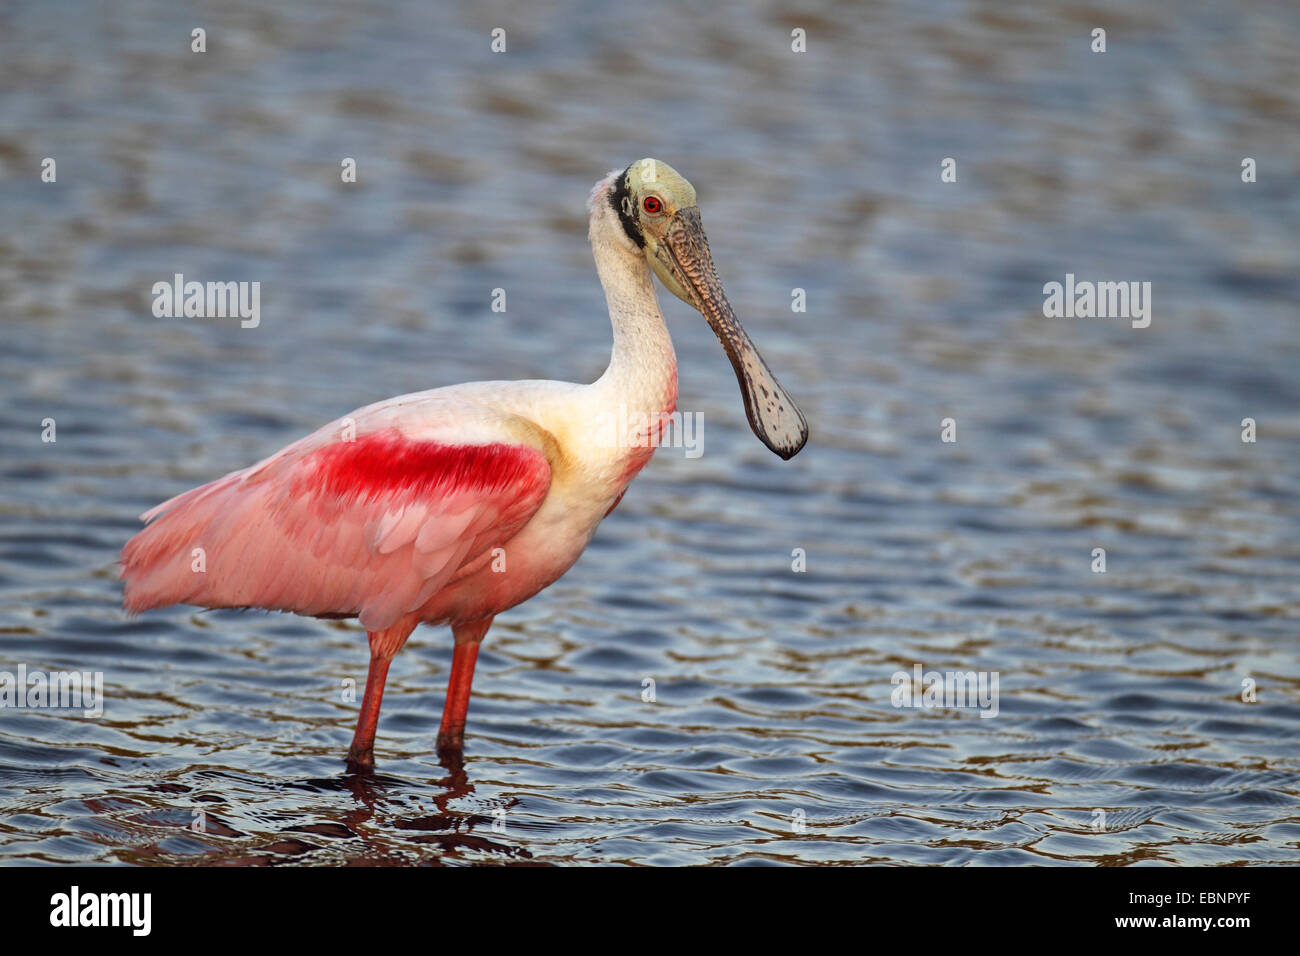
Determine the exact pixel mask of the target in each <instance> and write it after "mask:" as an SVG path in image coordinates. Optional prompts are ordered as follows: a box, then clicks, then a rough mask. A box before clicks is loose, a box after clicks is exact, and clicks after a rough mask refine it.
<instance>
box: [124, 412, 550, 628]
mask: <svg viewBox="0 0 1300 956" xmlns="http://www.w3.org/2000/svg"><path fill="white" fill-rule="evenodd" d="M376 417H377V418H378V417H380V416H376ZM376 424H382V425H383V426H384V427H382V428H379V429H378V430H375V431H372V432H370V433H369V434H365V435H363V436H361V437H358V438H356V440H354V441H343V440H340V439H337V438H335V437H333V436H337V435H338V431H337V429H335V430H333V431H332V433H331V430H330V429H328V428H327V429H322V430H321V432H318V433H316V434H315V435H312V436H309V437H308V438H306V439H303V440H302V441H300V442H297V443H296V444H294V445H290V446H289V447H288V448H285V449H284V450H283V451H281V452H280V453H279V454H277V455H274V456H272V457H271V458H269V459H267V460H266V461H264V462H262V463H260V464H258V465H254V466H253V467H251V468H247V469H244V470H243V471H237V472H234V473H232V474H230V475H227V476H226V477H224V478H220V479H218V480H217V481H214V482H211V483H209V484H206V485H203V486H201V487H199V488H195V489H193V490H191V491H188V492H185V493H184V494H182V495H179V496H178V497H176V498H173V499H172V500H171V501H168V502H165V503H163V504H161V505H159V506H158V507H157V508H154V509H153V510H152V511H149V512H147V513H145V514H144V515H143V516H142V517H143V519H144V520H146V521H150V522H151V523H150V524H149V526H148V527H146V528H145V529H144V530H143V531H141V532H140V533H139V534H137V535H136V536H135V537H134V538H132V539H131V540H130V541H129V542H127V545H126V547H125V548H123V549H122V577H123V579H124V580H125V584H126V587H125V591H126V595H125V600H124V606H125V607H126V609H127V610H128V611H129V612H132V613H135V612H139V611H143V610H147V609H148V608H152V607H163V606H166V605H169V604H197V605H202V606H205V607H261V608H269V609H273V610H286V611H295V612H297V613H299V614H308V615H318V616H335V615H339V616H352V615H358V616H359V617H360V619H361V623H362V625H363V626H364V627H365V628H366V629H367V630H370V631H378V630H383V629H384V628H387V627H389V626H391V625H392V624H394V623H396V622H397V620H398V619H399V618H401V617H403V616H404V615H406V614H409V613H410V612H412V611H414V610H416V609H418V608H419V607H421V606H422V605H423V604H425V603H426V602H427V601H428V600H429V598H430V597H432V596H433V595H434V594H436V593H437V592H438V591H439V590H441V589H442V587H444V586H445V585H446V584H447V582H448V581H450V580H451V579H452V578H453V577H454V576H455V574H456V572H457V571H458V570H460V569H461V568H463V567H465V566H466V565H467V564H469V563H470V562H472V561H473V560H474V559H475V558H477V557H479V556H481V555H483V554H484V553H485V552H487V551H488V550H489V549H491V548H495V547H500V546H502V545H504V544H505V543H506V542H507V541H509V540H510V538H512V537H513V536H514V535H515V534H516V533H517V532H518V531H519V530H520V529H521V528H522V527H523V526H524V525H525V524H527V523H528V521H529V519H530V518H531V517H532V516H533V514H534V513H535V512H536V511H537V509H538V508H539V507H540V506H541V503H542V501H543V500H544V499H545V498H546V495H547V492H548V490H549V488H550V482H551V467H550V464H549V463H548V461H547V459H546V456H545V454H544V453H543V452H542V451H541V450H540V448H538V447H533V446H531V445H527V444H520V443H519V440H518V439H517V438H510V439H507V440H503V441H495V442H486V443H481V444H469V443H466V444H460V443H457V442H456V441H455V439H454V438H453V437H450V435H454V434H455V432H456V429H454V428H453V429H447V430H443V431H445V432H449V433H450V435H449V434H442V435H438V436H437V437H435V438H433V439H422V438H415V437H412V436H411V435H410V434H409V433H408V431H409V430H408V429H405V428H403V427H401V426H400V424H398V423H395V422H394V420H393V416H392V415H391V414H390V415H387V416H383V417H382V419H381V420H380V421H378V422H376ZM425 431H427V429H426V430H425ZM477 431H478V432H479V435H478V437H479V438H480V440H481V438H482V429H478V430H477ZM196 548H202V549H203V551H202V560H203V563H204V565H205V567H204V570H202V571H199V570H196V567H197V566H198V565H197V561H198V553H197V552H196V551H195V549H196Z"/></svg>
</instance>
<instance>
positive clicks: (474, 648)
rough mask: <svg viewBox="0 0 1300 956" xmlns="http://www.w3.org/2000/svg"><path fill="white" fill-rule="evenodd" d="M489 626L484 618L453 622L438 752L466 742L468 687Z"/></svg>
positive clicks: (487, 620)
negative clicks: (452, 642)
mask: <svg viewBox="0 0 1300 956" xmlns="http://www.w3.org/2000/svg"><path fill="white" fill-rule="evenodd" d="M491 626H492V618H490V617H485V618H483V619H482V620H480V621H473V622H471V623H469V624H454V625H452V628H451V632H452V635H453V636H454V637H455V638H456V649H455V650H454V651H453V652H452V655H451V677H450V678H448V680H447V702H446V703H445V704H443V707H442V726H441V727H439V728H438V752H439V753H444V752H446V751H453V752H454V751H459V750H460V749H461V748H462V747H463V746H464V743H465V715H466V714H467V713H468V712H469V695H470V688H471V687H472V686H473V684H474V664H475V663H476V662H477V661H478V646H479V644H480V643H482V641H483V636H484V635H485V634H487V631H488V628H489V627H491Z"/></svg>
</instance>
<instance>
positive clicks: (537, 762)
mask: <svg viewBox="0 0 1300 956" xmlns="http://www.w3.org/2000/svg"><path fill="white" fill-rule="evenodd" d="M195 27H203V28H204V29H205V30H206V31H207V52H206V53H201V54H200V53H194V52H191V50H190V42H191V39H190V37H191V30H192V29H194V28H195ZM1095 27H1103V28H1105V29H1106V30H1107V50H1106V52H1105V53H1094V52H1092V51H1091V49H1090V44H1091V42H1092V41H1091V32H1092V30H1093V29H1094V28H1095ZM496 28H501V29H503V30H504V31H505V39H506V51H505V52H504V53H494V52H492V50H491V42H492V38H491V33H492V31H493V30H494V29H496ZM795 30H804V31H806V44H807V48H806V52H802V53H796V52H793V51H792V49H791V43H792V31H795ZM1298 49H1300V8H1297V7H1296V6H1295V5H1294V4H1291V3H1286V2H1264V0H1250V2H1242V3H1234V4H1227V3H1225V4H1212V3H1207V4H1181V3H1180V4H1173V3H1157V2H1141V3H1129V2H1119V0H1114V2H1097V0H1081V2H1078V3H1070V4H1057V3H1041V2H1030V0H1018V2H999V3H993V2H988V3H983V2H965V3H963V2H922V3H906V4H905V3H882V4H849V3H811V4H801V5H799V7H798V11H797V12H796V11H795V10H794V9H793V8H789V9H787V7H786V6H785V5H783V4H776V3H765V4H749V3H740V2H735V3H711V4H687V3H681V4H657V3H637V4H630V5H623V4H618V5H608V6H606V5H600V4H589V3H578V2H565V0H561V2H557V3H551V4H544V5H540V6H539V5H536V4H517V5H514V4H505V3H486V4H475V5H460V4H457V5H452V4H442V3H426V2H423V0H394V2H389V3H361V2H341V0H326V2H294V3H275V4H263V3H257V2H244V0H239V2H221V3H215V2H214V3H199V4H193V5H191V4H186V3H172V2H164V0H142V2H115V3H102V4H101V3H85V4H81V3H61V2H51V0H46V2H15V3H10V4H7V5H5V7H4V8H3V9H2V10H0V221H3V230H2V231H0V316H3V321H4V325H3V329H4V342H3V347H2V348H0V448H2V449H3V451H2V452H0V454H2V456H3V458H2V460H0V481H2V485H0V671H7V672H11V673H14V672H16V671H17V669H18V668H19V666H20V665H22V666H25V667H26V668H28V669H29V670H40V671H62V670H75V671H89V672H99V673H102V675H103V681H104V694H105V698H106V699H105V702H104V711H103V715H102V716H100V717H98V718H87V717H85V716H83V715H81V714H80V713H79V712H70V711H67V710H48V709H45V710H42V709H27V708H22V709H20V708H14V707H7V708H0V862H4V863H11V864H12V863H50V864H54V863H118V864H121V863H128V864H231V863H277V862H298V863H312V864H324V863H354V864H355V863H483V862H505V863H510V862H525V861H531V862H536V863H548V864H554V863H573V862H578V863H628V864H746V863H748V864H754V863H802V864H815V863H837V864H846V863H847V864H853V863H900V864H937V863H943V864H989V865H1006V864H1061V863H1064V864H1084V865H1091V864H1108V865H1122V864H1142V863H1146V864H1150V863H1156V864H1159V863H1177V864H1265V863H1278V862H1289V863H1296V862H1300V812H1298V811H1297V800H1298V797H1300V760H1298V759H1297V756H1298V749H1297V742H1296V741H1297V732H1298V731H1300V655H1298V654H1297V629H1298V627H1300V582H1298V579H1297V574H1298V572H1300V507H1298V506H1297V495H1298V494H1300V454H1298V452H1300V416H1298V415H1297V409H1298V408H1300V374H1298V372H1297V370H1298V369H1300V327H1298V326H1297V309H1298V307H1300V278H1298V277H1300V243H1298V242H1297V239H1296V235H1297V232H1296V229H1297V223H1298V222H1300V191H1298V190H1297V185H1296V184H1297V181H1298V179H1297V178H1298V177H1300V153H1298V152H1297V150H1296V130H1297V129H1298V128H1300V92H1298V91H1300V56H1297V50H1298ZM642 156H654V157H657V158H659V159H661V160H664V161H666V162H669V163H671V164H672V165H673V166H674V167H676V168H677V169H678V170H680V171H681V172H682V173H683V174H684V175H686V176H687V177H688V178H690V179H691V180H692V182H693V183H694V184H695V186H696V188H697V190H698V193H699V196H700V204H701V209H702V212H703V218H704V223H705V226H706V228H707V230H708V233H709V238H710V241H711V244H712V247H713V253H714V257H715V259H716V261H717V264H718V267H719V270H720V272H721V275H722V278H723V280H724V282H725V284H726V286H727V288H728V291H729V293H730V296H731V299H732V302H733V304H734V305H735V307H736V311H737V313H738V314H739V315H740V317H741V318H742V320H744V321H745V322H746V324H747V326H748V328H749V330H750V333H751V334H752V336H753V337H754V338H755V340H756V341H757V342H758V343H759V345H760V347H761V348H762V349H763V351H764V352H765V355H766V358H767V360H768V363H769V364H770V365H771V366H772V368H773V369H774V370H775V371H776V372H777V374H778V376H779V377H780V378H781V379H782V381H783V382H784V383H785V385H786V387H787V388H788V389H789V390H790V392H791V393H792V394H793V395H795V396H796V397H797V399H798V400H799V402H800V404H801V405H802V407H803V410H804V412H805V414H806V415H807V417H808V420H809V422H810V425H811V429H812V440H811V443H810V444H809V446H808V448H807V449H806V450H805V451H804V452H803V453H802V454H800V455H799V456H798V457H797V458H795V459H794V460H792V461H790V462H782V461H780V460H778V459H777V458H776V457H775V456H773V455H772V454H770V453H769V452H768V451H767V450H766V449H764V448H763V447H762V446H761V445H760V444H759V443H758V441H757V440H756V439H755V438H754V437H753V435H752V434H751V433H750V432H749V430H748V428H747V427H746V424H745V419H744V414H743V411H742V409H741V405H740V400H739V396H738V394H737V390H736V385H735V382H734V379H733V378H732V374H731V371H730V369H729V368H728V366H727V363H726V360H725V358H724V356H723V355H722V353H721V351H720V350H719V349H718V347H717V343H716V342H715V341H714V340H713V337H712V334H711V333H710V331H709V330H708V328H707V326H706V325H705V324H704V322H703V321H702V320H701V319H700V317H699V316H698V315H696V314H695V313H693V312H692V311H691V310H689V309H688V308H687V307H686V306H684V305H682V304H681V303H679V302H678V301H677V300H675V299H672V298H671V297H669V296H666V295H663V296H661V298H662V299H663V300H664V307H665V310H666V312H667V313H668V316H669V321H670V326H671V329H672V333H673V336H674V339H675V342H676V346H677V351H678V355H679V360H680V366H681V367H680V380H681V396H680V400H679V405H680V407H681V408H682V409H683V410H685V411H689V412H693V413H700V414H702V415H703V418H704V421H705V431H704V436H703V438H704V445H703V449H704V454H702V455H701V456H699V457H697V458H688V457H686V456H685V455H684V454H683V453H682V451H681V450H676V449H671V448H666V449H662V450H660V452H659V453H658V455H657V456H656V457H655V459H654V460H653V461H652V463H651V465H650V466H649V467H648V468H647V469H646V470H645V471H644V472H643V473H642V475H641V476H640V477H639V478H638V479H637V480H636V482H635V483H634V484H633V485H632V487H631V489H630V490H629V492H628V494H627V496H626V498H625V499H624V501H623V503H622V504H621V505H620V506H619V508H618V510H617V511H615V512H614V514H613V515H612V516H611V517H610V518H609V519H608V520H607V521H606V522H605V523H604V524H603V525H602V527H601V528H600V531H599V532H598V534H597V536H596V538H595V540H594V541H593V542H592V544H591V547H590V548H589V550H588V552H587V553H586V555H585V556H584V557H583V558H582V560H581V561H580V562H579V563H578V564H577V565H576V566H575V567H574V568H573V569H572V570H571V571H570V572H569V574H568V575H567V576H565V577H564V578H563V579H562V580H561V581H560V582H559V583H557V584H556V585H555V586H553V587H552V588H550V589H549V590H548V591H545V592H544V593H542V594H541V595H539V596H538V597H536V598H534V599H533V600H531V601H529V602H527V603H526V604H524V605H522V606H521V607H519V608H516V609H514V610H512V611H509V612H507V613H504V614H502V615H501V616H500V617H498V619H497V622H496V624H495V626H494V627H493V629H492V631H491V633H490V635H489V637H488V640H487V642H486V644H485V645H484V648H483V653H482V656H481V658H480V661H479V666H478V674H477V679H476V684H475V695H474V700H473V703H472V706H471V709H470V721H469V728H468V737H467V745H466V753H465V763H464V766H463V768H462V769H461V770H460V771H459V772H451V771H449V770H448V769H447V768H444V767H443V766H441V765H439V763H438V760H437V757H436V755H435V754H434V748H433V742H434V734H435V732H436V728H437V722H438V717H439V713H440V711H441V706H442V696H443V692H444V687H445V682H446V678H447V672H448V667H449V663H450V656H451V640H450V635H449V633H448V632H447V631H446V630H444V629H432V628H421V629H420V630H418V631H417V632H416V634H415V635H414V636H413V638H412V639H411V641H410V643H409V644H408V645H407V647H406V649H405V650H404V651H402V653H401V654H400V655H399V656H398V657H397V659H396V661H395V663H394V665H393V669H392V673H391V675H390V678H389V683H388V691H387V695H386V697H385V700H384V709H383V713H382V717H381V722H380V730H379V738H378V741H377V757H378V761H379V775H378V776H377V777H376V778H374V779H373V780H364V779H358V778H349V777H347V776H345V775H344V773H343V762H342V758H343V754H344V753H345V751H346V748H347V745H348V742H349V740H350V738H351V733H352V727H353V724H354V722H355V719H356V709H357V704H356V703H355V702H354V701H348V700H345V699H344V695H343V693H342V687H343V685H344V682H345V681H347V680H354V681H358V682H361V681H363V680H364V676H365V667H366V661H367V656H368V655H367V649H366V641H365V634H364V632H363V631H362V630H360V629H359V627H358V625H357V624H356V623H355V622H321V621H315V620H307V619H300V618H296V617H291V616H286V615H267V614H262V613H256V612H250V613H235V612H201V611H198V610H197V609H194V608H171V609H167V610H162V611H155V612H151V613H149V614H147V615H145V616H143V617H141V618H138V619H128V618H127V617H125V616H124V615H123V613H122V612H121V611H120V609H119V605H120V600H121V591H120V585H119V584H118V582H117V580H116V569H115V561H116V559H117V555H118V551H119V549H120V548H121V546H122V544H123V543H124V542H125V541H126V540H127V539H128V538H129V537H130V536H131V534H133V533H134V531H135V530H136V529H137V527H138V522H137V520H136V517H137V515H138V514H139V513H140V512H142V511H144V510H145V509H147V508H149V507H151V506H152V505H154V504H156V503H157V502H159V501H161V500H163V499H164V498H166V497H169V496H170V495H173V494H175V493H177V492H179V491H182V490H184V489H186V488H188V487H191V486H193V485H196V484H199V483H202V482H204V481H207V480H210V479H212V478H215V477H218V476H220V475H222V474H224V473H226V472H227V471H230V470H232V469H235V468H239V467H243V466H244V465H247V464H249V463H251V462H253V461H255V460H257V459H260V458H262V457H264V456H265V455H267V454H270V453H271V452H273V451H275V450H276V449H277V448H279V447H281V446H282V445H284V444H287V443H288V442H290V441H292V440H294V439H296V438H298V437H300V436H301V435H303V434H305V433H306V432H308V431H310V430H313V429H315V428H316V427H318V426H319V425H321V424H323V423H324V422H327V421H329V420H331V419H333V418H335V417H337V416H339V415H341V414H344V413H346V412H347V411H349V410H350V409H353V408H355V407H358V406H360V405H363V404H367V403H369V402H372V401H375V400H378V399H381V398H384V397H387V396H389V395H394V394H399V393H402V392H407V391H417V390H421V389H425V388H430V387H434V386H438V385H444V384H451V383H455V382H459V381H466V380H473V379H498V378H535V377H539V378H559V379H566V380H571V381H590V380H592V379H593V378H595V377H596V376H597V375H599V374H600V372H601V371H602V370H603V367H604V363H605V361H606V360H607V358H608V351H609V344H610V331H609V326H608V320H607V318H606V313H605V310H604V303H603V297H602V294H601V291H600V287H599V284H598V282H597V279H596V276H595V270H594V268H593V264H592V261H591V257H590V250H589V248H588V246H587V243H586V214H585V210H584V203H585V200H586V197H587V193H588V191H589V189H590V187H591V184H592V183H593V182H595V181H596V180H597V179H598V178H600V177H601V176H602V175H603V174H604V173H605V172H606V171H607V170H609V169H611V168H613V167H618V166H623V165H626V164H627V163H628V162H630V161H631V160H633V159H637V158H639V157H642ZM46 157H50V158H53V159H55V161H56V164H57V165H56V176H57V178H56V181H55V182H53V183H47V182H42V180H41V168H42V161H43V160H44V159H45V158H46ZM345 157H351V158H353V159H355V160H356V162H357V169H358V182H357V183H355V184H344V183H342V182H341V177H340V164H341V163H342V161H343V159H344V158H345ZM1248 157H1249V158H1251V159H1253V160H1254V161H1255V167H1256V171H1257V172H1256V181H1255V182H1252V183H1247V182H1243V181H1242V161H1243V159H1245V158H1248ZM945 158H952V159H954V160H955V161H956V173H957V177H956V182H948V183H945V182H941V179H940V164H941V161H942V160H944V159H945ZM176 273H182V274H183V275H184V276H185V277H186V278H187V279H197V280H200V281H208V280H214V281H215V280H223V281H224V280H239V281H258V282H260V283H261V316H260V324H259V325H258V326H257V327H256V328H241V327H240V323H239V322H238V320H234V319H196V318H190V319H184V318H180V319H175V318H173V319H168V318H155V317H154V315H153V314H152V311H151V300H152V297H151V293H150V290H151V287H152V285H153V284H154V283H155V282H159V281H168V280H170V279H171V277H172V276H173V275H174V274H176ZM1067 273H1071V274H1074V275H1075V276H1077V277H1078V279H1080V280H1093V281H1097V280H1111V281H1120V280H1123V281H1140V282H1150V283H1151V284H1152V297H1151V306H1152V310H1151V319H1152V321H1151V324H1150V326H1149V327H1148V328H1145V329H1135V328H1133V327H1132V325H1131V323H1130V322H1129V321H1128V320H1126V319H1101V318H1091V319H1089V318H1046V317H1045V316H1044V314H1043V301H1044V295H1043V285H1044V284H1045V283H1048V282H1051V281H1063V280H1064V277H1065V275H1066V274H1067ZM494 289H503V290H505V293H506V296H507V300H506V301H507V308H506V310H505V311H504V312H497V311H493V310H492V301H493V290H494ZM794 289H802V290H804V295H805V296H806V312H802V313H796V312H794V311H792V297H793V296H794V293H793V290H794ZM946 418H952V419H953V420H954V422H955V427H956V438H957V440H956V442H955V443H949V442H943V441H941V440H940V429H941V425H940V423H941V421H942V420H944V419H946ZM1247 418H1249V419H1252V420H1253V421H1254V422H1255V428H1256V437H1257V440H1256V441H1254V442H1244V441H1243V440H1242V433H1243V424H1242V422H1243V419H1247ZM46 419H53V420H54V423H55V429H56V431H55V437H56V440H55V441H53V442H48V441H43V440H42V434H43V431H47V429H46V427H45V426H43V424H42V423H43V422H44V421H45V420H46ZM1097 548H1103V549H1105V555H1106V570H1105V571H1104V573H1099V572H1098V571H1094V557H1093V553H1094V549H1097ZM800 549H801V550H800ZM800 555H802V560H803V561H805V562H806V565H805V570H802V571H796V570H794V567H795V566H796V565H798V564H799V562H800ZM918 664H919V665H921V666H922V667H923V669H925V670H928V671H963V672H964V671H975V672H983V673H986V674H994V673H995V674H997V675H998V679H999V696H998V713H997V716H996V717H990V718H981V717H980V716H979V715H978V713H977V712H976V711H974V710H971V709H969V708H966V709H961V708H945V707H926V708H899V707H895V706H894V704H893V702H892V701H891V691H892V690H893V689H894V685H893V684H891V677H892V676H893V675H894V674H895V673H896V672H897V671H900V670H903V671H908V672H910V671H911V670H912V668H913V667H914V666H915V665H918ZM647 678H650V679H652V680H653V681H654V688H655V701H654V702H647V701H644V700H643V699H642V690H643V681H645V679H647ZM1252 698H1253V699H1252Z"/></svg>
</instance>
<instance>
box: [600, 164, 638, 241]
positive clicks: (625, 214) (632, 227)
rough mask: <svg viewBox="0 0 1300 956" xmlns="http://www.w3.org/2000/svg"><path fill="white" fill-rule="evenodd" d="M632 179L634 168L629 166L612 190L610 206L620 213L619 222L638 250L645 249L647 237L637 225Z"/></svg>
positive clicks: (610, 192)
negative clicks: (631, 186) (630, 183)
mask: <svg viewBox="0 0 1300 956" xmlns="http://www.w3.org/2000/svg"><path fill="white" fill-rule="evenodd" d="M632 165H633V166H635V165H636V164H635V163H633V164H632ZM631 179H632V166H628V168H627V169H625V170H623V175H622V176H620V177H618V179H617V180H615V182H614V185H613V186H612V187H611V188H610V191H609V204H610V205H611V206H613V207H614V212H616V213H618V221H619V222H621V223H622V224H623V231H624V232H625V233H627V237H628V238H629V239H631V240H632V241H633V242H635V243H636V245H637V248H638V249H644V248H645V236H643V235H641V227H640V226H639V225H637V221H636V204H635V203H634V202H633V201H632V190H631V189H630V188H629V185H628V184H629V182H630V180H631Z"/></svg>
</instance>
